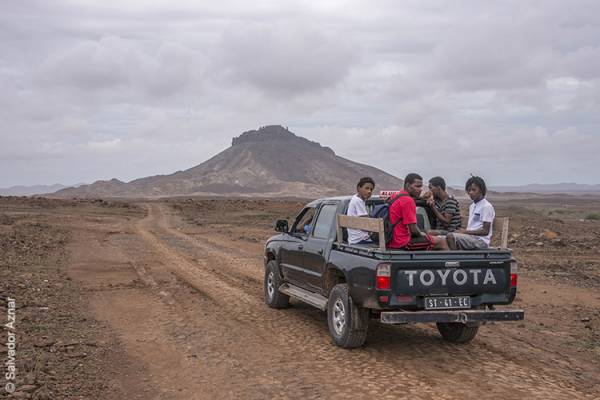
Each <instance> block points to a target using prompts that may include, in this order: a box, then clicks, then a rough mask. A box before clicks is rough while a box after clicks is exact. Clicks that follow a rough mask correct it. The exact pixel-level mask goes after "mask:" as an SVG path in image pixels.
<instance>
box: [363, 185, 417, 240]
mask: <svg viewBox="0 0 600 400" xmlns="http://www.w3.org/2000/svg"><path fill="white" fill-rule="evenodd" d="M403 196H408V195H406V194H404V193H400V194H398V195H396V197H394V198H393V199H392V198H391V197H390V198H389V199H387V200H386V202H385V203H383V204H377V205H375V206H373V209H372V210H371V215H370V216H371V218H381V219H383V232H384V234H385V242H386V243H389V241H390V240H392V237H393V236H394V228H396V225H398V223H400V221H401V220H402V218H400V219H398V221H396V223H394V224H392V222H391V221H390V207H391V206H392V204H394V202H396V200H398V199H399V198H400V197H403ZM371 240H372V241H374V242H379V234H378V233H371Z"/></svg>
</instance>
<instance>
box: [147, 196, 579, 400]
mask: <svg viewBox="0 0 600 400" xmlns="http://www.w3.org/2000/svg"><path fill="white" fill-rule="evenodd" d="M148 216H149V217H148V219H147V220H146V221H145V222H144V223H145V224H146V228H142V229H141V230H140V234H141V235H142V236H143V237H144V238H145V239H146V240H148V241H149V242H151V243H153V245H154V246H156V247H157V249H159V251H160V252H161V253H162V254H163V256H165V257H166V258H168V259H174V260H176V263H175V264H176V265H177V267H176V269H177V271H176V273H177V272H179V273H180V274H181V276H182V278H183V279H185V280H186V281H188V282H189V283H190V284H192V285H193V286H194V287H197V288H198V289H199V290H201V291H203V292H205V293H207V294H208V295H209V296H210V297H211V298H212V299H213V300H214V301H215V302H216V303H217V304H218V305H219V307H222V308H224V309H225V310H227V311H228V314H231V315H234V316H236V319H237V320H239V321H245V322H249V321H251V324H250V328H253V330H254V331H256V330H262V331H263V332H262V333H260V334H259V336H263V337H264V336H265V335H266V336H269V335H271V336H272V337H273V338H275V340H277V342H278V343H277V346H276V347H277V349H276V351H278V352H281V353H282V354H289V355H290V359H289V361H288V362H287V363H288V364H292V365H308V363H309V360H308V359H304V358H303V357H302V355H304V354H314V355H315V357H314V358H313V359H312V362H310V368H311V370H312V371H311V372H312V373H319V374H320V375H321V376H323V377H327V376H331V375H334V376H335V378H334V382H336V385H335V386H336V391H335V393H337V394H340V395H342V394H343V393H344V390H343V388H345V387H346V385H347V387H349V388H351V389H350V390H349V391H348V394H349V395H351V394H354V395H356V394H357V393H365V394H366V393H370V394H379V396H381V395H382V393H383V394H384V395H385V394H386V393H387V394H388V395H389V396H390V398H398V393H399V392H398V390H400V388H401V390H402V391H401V393H403V394H407V393H410V392H413V393H414V394H418V395H419V396H420V398H434V397H435V398H455V397H456V396H458V395H460V394H461V393H462V394H463V395H464V396H472V395H473V392H474V391H475V392H478V393H481V396H483V397H487V396H488V395H491V394H494V393H498V394H500V393H502V394H503V397H504V398H511V397H510V396H508V397H507V396H506V390H507V389H508V388H511V392H512V394H513V395H514V398H518V397H520V396H522V395H529V396H532V395H533V396H534V397H535V398H544V397H554V398H560V397H570V398H585V396H584V395H583V394H582V393H580V392H578V391H577V388H575V387H573V386H571V385H570V384H569V383H568V382H564V381H562V382H561V381H559V382H556V380H555V379H554V376H553V375H555V373H550V372H552V371H550V370H547V371H544V370H543V369H544V368H542V370H541V371H540V370H537V366H536V369H532V366H531V365H529V366H528V365H520V364H519V363H518V362H514V361H513V360H509V359H505V358H504V357H502V356H501V355H499V354H496V353H493V352H491V351H489V350H487V349H485V348H482V346H479V345H477V344H476V343H474V344H473V345H471V346H470V347H464V346H460V347H455V346H451V345H440V343H439V340H435V339H433V338H432V335H431V333H430V334H429V336H424V337H423V336H421V335H424V334H425V332H424V331H425V330H422V329H406V328H396V327H383V328H380V329H378V330H377V331H378V332H376V333H375V335H373V338H372V340H373V341H374V342H376V343H375V344H374V345H373V344H372V345H371V346H369V347H367V348H366V349H359V350H357V351H352V352H349V351H344V350H341V349H336V348H333V347H332V346H331V344H330V343H329V341H328V340H327V341H326V343H325V341H324V340H323V339H322V337H319V335H323V334H324V333H326V330H324V329H322V328H321V329H319V328H318V327H316V326H315V325H316V323H318V322H319V319H320V318H318V317H315V313H310V312H305V313H302V312H301V313H298V310H297V309H296V310H293V311H295V313H294V314H293V315H291V313H289V312H287V311H290V310H284V311H280V312H277V313H278V315H277V316H275V318H274V316H273V312H272V311H273V310H265V306H264V305H263V304H262V300H261V299H259V298H257V296H260V297H262V296H261V294H262V291H261V290H254V291H253V292H250V293H248V292H247V291H246V290H244V289H243V288H240V287H239V286H236V282H234V281H229V282H223V280H222V279H221V278H220V276H219V275H218V274H214V271H210V269H208V268H207V265H206V263H203V262H202V260H196V261H198V263H192V262H190V261H188V257H186V256H184V255H181V254H180V253H179V252H180V251H181V249H180V247H184V249H185V251H188V249H187V247H188V246H177V244H174V245H173V246H175V247H177V249H173V248H172V247H171V245H170V244H165V243H164V242H165V239H164V237H169V236H175V237H177V238H179V239H181V241H182V242H184V243H186V242H187V243H188V244H189V243H192V244H194V245H197V246H198V247H199V248H200V249H201V250H202V251H205V252H206V255H207V257H206V258H207V259H210V260H213V261H214V260H220V261H221V263H220V265H221V267H223V269H224V270H225V269H226V270H227V271H229V272H231V271H236V272H238V273H243V274H244V275H246V274H248V272H249V271H244V272H242V270H241V269H240V267H239V265H240V259H239V258H237V257H232V256H230V255H229V254H227V253H226V252H223V251H222V250H216V249H214V248H210V246H209V245H206V244H204V243H202V242H201V241H198V240H197V239H194V238H189V236H188V235H186V234H185V233H183V232H181V231H179V230H177V229H174V228H172V227H171V226H170V225H169V218H168V215H167V214H166V213H165V211H164V206H160V205H157V204H151V205H149V214H148ZM150 229H156V231H155V232H150ZM244 261H245V263H246V264H247V263H248V260H244ZM253 264H254V265H253V268H252V269H253V270H255V271H256V269H257V268H256V262H255V263H253ZM242 265H243V264H242ZM193 270H196V271H193ZM200 271H201V272H200ZM253 280H254V281H255V282H256V278H255V279H253ZM246 286H248V285H246ZM223 290H226V291H227V292H223ZM222 293H235V295H236V296H238V295H239V296H240V298H244V300H247V302H246V301H244V303H243V304H241V305H240V304H237V306H235V307H233V308H232V306H231V305H230V304H228V303H227V302H223V298H222ZM259 293H260V294H259ZM307 316H308V318H306V317H307ZM320 321H321V323H323V322H324V320H323V319H320ZM307 322H308V324H307ZM245 325H246V328H247V327H248V324H245ZM307 328H308V329H307ZM265 330H266V331H267V332H264V331H265ZM415 331H416V332H415ZM280 332H285V334H286V336H285V337H284V338H283V339H284V340H282V338H281V337H280V336H279V335H278V334H279V333H280ZM253 334H257V333H256V332H253ZM425 335H426V334H425ZM403 336H404V337H403ZM399 339H400V341H399ZM377 342H378V343H377ZM405 342H408V343H405ZM425 343H426V345H424V344H425ZM430 346H433V347H435V349H433V350H432V349H431V348H430ZM407 347H408V348H407ZM273 350H275V348H273ZM432 351H435V352H438V353H437V354H434V355H432V354H431V353H432ZM403 357H405V358H404V359H403ZM315 359H316V360H315ZM424 361H425V362H426V363H427V364H429V368H430V370H431V371H430V372H431V373H430V374H427V371H426V369H427V366H426V367H425V371H421V372H419V369H421V370H423V368H422V367H423V365H422V363H423V362H424ZM332 363H333V364H332ZM445 365H454V366H455V368H454V369H455V370H454V371H453V373H450V371H448V368H445V367H444V366H445ZM440 366H442V367H440ZM473 367H476V368H477V369H479V370H480V372H481V371H483V372H485V375H486V376H488V377H489V378H491V379H489V380H488V381H484V382H479V383H478V387H477V388H469V389H465V388H463V387H458V388H456V387H455V388H453V389H451V390H449V389H441V388H444V387H445V386H447V387H448V388H450V387H452V385H453V384H455V383H456V379H457V378H459V377H460V379H461V380H464V381H466V382H468V381H469V380H472V374H473ZM450 369H453V368H450ZM440 370H441V371H440ZM384 381H385V382H393V383H392V384H390V385H389V387H387V388H382V387H377V386H378V385H375V387H374V386H373V382H384ZM524 382H525V384H524ZM344 384H345V385H344ZM365 388H366V389H367V391H366V392H365ZM386 390H388V391H387V392H386ZM498 390H500V392H498ZM538 396H539V397H538Z"/></svg>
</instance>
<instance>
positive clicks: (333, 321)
mask: <svg viewBox="0 0 600 400" xmlns="http://www.w3.org/2000/svg"><path fill="white" fill-rule="evenodd" d="M327 325H328V326H329V334H330V335H331V338H332V339H333V341H334V343H335V344H336V345H337V346H339V347H343V348H345V349H351V348H355V347H360V346H362V345H363V344H364V343H365V340H366V338H367V330H368V326H369V310H368V309H366V308H362V307H358V306H357V305H355V304H354V302H353V301H352V298H351V297H350V296H349V294H348V285H347V284H345V283H343V284H338V285H335V286H334V287H333V289H331V292H330V294H329V301H328V302H327Z"/></svg>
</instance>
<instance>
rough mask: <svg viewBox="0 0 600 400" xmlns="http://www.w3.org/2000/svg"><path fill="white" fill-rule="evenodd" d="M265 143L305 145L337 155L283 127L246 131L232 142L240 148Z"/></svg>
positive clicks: (265, 127)
mask: <svg viewBox="0 0 600 400" xmlns="http://www.w3.org/2000/svg"><path fill="white" fill-rule="evenodd" d="M264 142H269V143H273V142H279V143H284V144H286V145H305V146H311V147H313V148H315V149H320V150H324V151H326V152H328V153H330V154H332V155H335V153H334V152H333V150H331V149H330V148H329V147H325V146H321V144H319V143H317V142H313V141H311V140H308V139H305V138H303V137H300V136H296V135H295V134H294V133H292V132H291V131H290V130H289V129H288V128H287V127H283V126H281V125H267V126H263V127H260V128H259V129H255V130H251V131H246V132H244V133H242V134H241V135H240V136H237V137H234V138H233V140H232V141H231V145H232V146H238V145H243V144H248V143H264Z"/></svg>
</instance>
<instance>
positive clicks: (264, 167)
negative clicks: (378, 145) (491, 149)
mask: <svg viewBox="0 0 600 400" xmlns="http://www.w3.org/2000/svg"><path fill="white" fill-rule="evenodd" d="M362 176H371V177H372V178H373V179H374V180H375V182H376V184H377V189H397V188H399V187H400V185H401V184H402V180H401V179H398V178H397V177H395V176H393V175H390V174H388V173H386V172H384V171H381V170H379V169H377V168H374V167H371V166H368V165H364V164H359V163H356V162H353V161H350V160H347V159H345V158H342V157H339V156H337V155H336V154H335V153H334V152H333V150H331V149H330V148H328V147H324V146H321V145H320V144H319V143H316V142H312V141H310V140H308V139H305V138H302V137H299V136H296V135H294V134H293V133H292V132H290V131H289V130H287V129H285V128H283V127H281V126H279V125H272V126H266V127H262V128H260V129H258V130H253V131H248V132H244V133H243V134H242V135H240V136H238V137H236V138H234V139H233V141H232V146H231V147H229V148H228V149H226V150H224V151H222V152H221V153H219V154H217V155H216V156H214V157H213V158H211V159H209V160H207V161H205V162H203V163H202V164H200V165H197V166H195V167H192V168H190V169H188V170H185V171H179V172H176V173H173V174H170V175H157V176H152V177H147V178H140V179H136V180H133V181H131V182H129V183H124V182H121V181H118V180H116V179H113V180H111V181H98V182H95V183H93V184H91V185H86V186H82V187H80V188H76V189H73V188H69V189H64V190H61V191H59V192H57V193H55V194H54V195H55V196H60V197H75V196H76V197H110V196H119V197H154V196H177V195H213V194H217V195H269V196H271V195H274V196H275V195H277V196H300V197H316V196H325V195H334V194H342V193H353V192H354V191H355V185H356V182H357V181H358V179H360V178H361V177H362Z"/></svg>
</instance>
